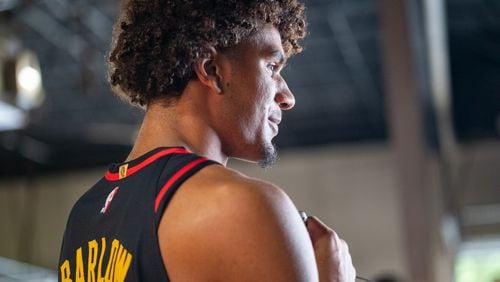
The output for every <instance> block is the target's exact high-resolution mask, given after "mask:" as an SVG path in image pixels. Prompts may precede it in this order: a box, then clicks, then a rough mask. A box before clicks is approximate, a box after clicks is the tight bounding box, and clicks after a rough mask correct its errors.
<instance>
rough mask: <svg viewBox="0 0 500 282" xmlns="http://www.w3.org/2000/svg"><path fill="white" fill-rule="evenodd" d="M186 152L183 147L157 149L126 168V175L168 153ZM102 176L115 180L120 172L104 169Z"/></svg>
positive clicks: (118, 177)
mask: <svg viewBox="0 0 500 282" xmlns="http://www.w3.org/2000/svg"><path fill="white" fill-rule="evenodd" d="M175 153H177V154H188V153H189V151H188V150H186V149H184V148H171V149H165V150H162V151H159V152H158V153H156V154H154V155H152V156H150V157H149V158H147V159H145V160H144V161H142V162H140V163H139V164H137V165H135V166H133V167H129V168H128V169H127V175H126V177H128V176H130V175H132V174H134V173H136V172H138V171H139V170H141V169H142V168H144V167H145V166H147V165H149V164H151V163H152V162H154V161H156V160H157V159H159V158H161V157H163V156H166V155H170V154H175ZM104 177H105V178H106V180H109V181H117V180H120V174H119V172H115V173H113V172H110V171H109V170H108V171H106V174H105V175H104ZM122 179H123V178H122Z"/></svg>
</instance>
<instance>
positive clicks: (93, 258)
mask: <svg viewBox="0 0 500 282" xmlns="http://www.w3.org/2000/svg"><path fill="white" fill-rule="evenodd" d="M98 253H99V245H98V244H97V241H96V240H92V241H89V256H88V261H87V282H96V279H95V278H96V275H95V266H96V265H97V254H98Z"/></svg>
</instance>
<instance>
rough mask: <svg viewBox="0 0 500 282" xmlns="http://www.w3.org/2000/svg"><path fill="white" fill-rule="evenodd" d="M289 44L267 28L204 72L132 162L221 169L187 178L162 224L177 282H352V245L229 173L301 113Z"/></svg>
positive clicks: (159, 107) (152, 108) (146, 133)
mask: <svg viewBox="0 0 500 282" xmlns="http://www.w3.org/2000/svg"><path fill="white" fill-rule="evenodd" d="M284 63H285V57H284V52H283V49H282V46H281V38H280V35H279V33H278V31H277V30H276V29H275V28H274V27H272V26H265V27H264V28H263V29H262V30H261V31H259V32H258V33H257V34H255V35H253V36H252V37H251V38H249V39H248V40H246V41H244V42H242V43H241V44H239V45H237V46H235V47H234V48H233V49H232V50H231V51H230V52H226V53H224V54H222V53H218V52H217V51H216V50H215V49H212V54H211V57H209V58H205V59H200V60H199V62H198V63H197V64H196V66H195V69H196V73H197V77H198V79H197V80H192V81H190V82H189V83H188V85H187V87H186V89H185V90H184V92H183V93H182V95H181V97H180V98H179V99H178V100H176V101H175V102H173V103H170V104H169V105H168V106H167V105H166V103H165V102H164V101H155V102H152V103H150V104H149V105H148V108H147V111H146V115H145V119H144V122H143V124H142V127H141V130H140V133H139V135H138V138H137V140H136V143H135V145H134V148H133V149H132V152H131V154H130V155H129V158H128V159H129V160H130V159H134V158H136V157H138V156H140V155H142V154H144V153H146V152H148V151H150V150H152V149H154V148H157V147H161V146H184V147H186V148H187V149H188V150H190V151H192V152H194V153H196V154H198V155H201V156H205V157H207V158H209V159H212V160H215V161H217V162H219V163H221V164H222V165H223V166H213V165H212V166H208V167H205V168H204V169H202V170H201V171H200V172H198V173H197V174H195V175H194V176H193V177H191V178H189V179H188V180H187V181H186V182H185V183H184V184H183V185H182V187H181V189H179V190H178V192H177V193H176V194H175V196H174V198H173V199H172V201H171V202H170V204H169V206H168V207H167V209H166V211H165V213H164V216H163V217H162V220H161V223H160V226H159V229H158V237H159V241H160V242H159V243H160V251H161V254H162V257H163V261H164V264H165V267H166V269H167V272H168V274H169V277H170V278H171V280H172V281H318V280H319V281H322V282H323V281H324V282H327V281H354V277H355V270H354V268H353V266H352V262H351V257H350V254H349V251H348V248H347V244H346V243H345V242H344V241H343V240H341V239H340V238H339V237H338V236H337V235H336V234H335V232H333V230H331V229H330V228H328V227H327V226H326V225H324V224H322V223H321V222H320V221H319V220H318V219H316V218H314V217H311V218H309V219H308V222H307V227H306V225H304V223H303V222H302V219H301V218H300V216H299V214H298V212H297V208H296V207H295V205H294V204H293V203H292V201H291V200H290V199H289V197H288V196H287V195H286V194H285V193H284V192H283V191H282V190H281V189H280V188H278V187H277V186H275V185H273V184H270V183H267V182H263V181H260V180H257V179H252V178H249V177H246V176H244V175H242V174H241V173H238V172H236V171H233V170H231V169H229V168H227V167H225V165H226V163H227V160H228V158H230V157H232V158H240V159H245V160H248V161H253V162H257V161H260V160H261V159H262V158H264V157H265V155H266V153H270V152H269V151H272V150H273V148H272V144H271V140H272V138H273V137H275V136H276V135H277V133H278V124H279V122H280V120H281V112H282V111H283V110H288V109H291V108H292V107H293V105H294V103H295V100H294V97H293V94H292V93H291V91H290V90H289V89H288V86H287V84H286V82H285V80H284V79H283V78H282V77H281V75H280V73H279V71H280V70H281V68H282V67H283V65H284Z"/></svg>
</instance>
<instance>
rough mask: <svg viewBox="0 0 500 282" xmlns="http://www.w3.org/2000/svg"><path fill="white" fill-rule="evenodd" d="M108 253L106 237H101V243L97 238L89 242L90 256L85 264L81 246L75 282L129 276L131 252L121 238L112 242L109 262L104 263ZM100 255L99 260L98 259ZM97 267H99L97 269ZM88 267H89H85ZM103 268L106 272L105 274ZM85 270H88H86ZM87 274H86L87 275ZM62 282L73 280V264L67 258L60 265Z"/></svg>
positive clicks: (112, 281)
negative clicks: (121, 241)
mask: <svg viewBox="0 0 500 282" xmlns="http://www.w3.org/2000/svg"><path fill="white" fill-rule="evenodd" d="M105 254H106V238H105V237H102V238H101V244H100V245H99V243H98V241H97V240H92V241H89V242H88V257H87V261H86V263H87V264H85V262H84V260H83V249H82V247H79V248H78V249H76V252H75V269H74V270H75V272H74V275H75V277H74V279H75V282H81V281H87V282H115V281H118V282H122V281H125V278H126V277H127V272H128V270H129V268H130V264H131V262H132V254H130V253H129V252H128V251H127V250H126V249H125V247H124V246H123V245H122V244H121V243H120V241H119V240H117V239H114V240H113V242H112V243H111V247H110V251H109V255H108V256H107V260H108V261H107V263H106V264H103V262H104V257H105ZM97 257H99V260H98V259H97ZM96 267H97V269H96ZM85 268H87V269H85ZM103 269H106V273H104V276H103ZM85 270H86V271H87V272H85ZM85 274H86V276H85ZM60 276H61V280H60V281H61V282H73V280H72V279H71V264H70V261H69V260H65V261H64V262H63V263H62V264H61V266H60Z"/></svg>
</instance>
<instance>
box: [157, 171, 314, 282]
mask: <svg viewBox="0 0 500 282" xmlns="http://www.w3.org/2000/svg"><path fill="white" fill-rule="evenodd" d="M158 234H159V238H160V247H161V251H162V256H163V259H164V262H165V265H166V268H167V272H168V273H169V275H170V276H171V278H173V280H192V281H208V280H210V281H214V280H218V281H236V280H237V281H313V280H314V277H316V275H317V273H316V272H315V271H316V270H315V264H314V253H313V250H312V246H311V243H310V240H309V237H308V234H307V231H306V228H305V226H304V224H303V223H302V222H301V219H300V217H299V215H298V212H297V209H296V207H295V206H294V204H293V202H292V201H291V200H290V198H289V197H288V196H287V195H286V193H285V192H284V191H283V190H282V189H280V188H279V187H277V186H276V185H274V184H271V183H269V182H265V181H262V180H258V179H254V178H250V177H247V176H245V175H243V174H241V173H239V172H236V171H234V170H231V169H228V168H225V167H222V166H208V167H206V168H204V169H203V170H201V171H200V172H199V173H197V174H196V175H195V176H193V177H192V178H190V179H189V180H188V181H186V182H185V183H184V184H183V185H182V187H181V188H180V189H179V191H178V192H177V193H176V195H175V196H174V198H173V199H172V201H171V203H170V204H169V206H168V207H167V209H166V211H165V213H164V216H163V218H162V221H161V224H160V228H159V231H158ZM193 266H196V268H197V269H196V270H197V271H188V270H189V269H191V268H192V267H193ZM191 270H192V269H191ZM176 278H177V279H176Z"/></svg>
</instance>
